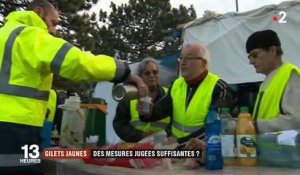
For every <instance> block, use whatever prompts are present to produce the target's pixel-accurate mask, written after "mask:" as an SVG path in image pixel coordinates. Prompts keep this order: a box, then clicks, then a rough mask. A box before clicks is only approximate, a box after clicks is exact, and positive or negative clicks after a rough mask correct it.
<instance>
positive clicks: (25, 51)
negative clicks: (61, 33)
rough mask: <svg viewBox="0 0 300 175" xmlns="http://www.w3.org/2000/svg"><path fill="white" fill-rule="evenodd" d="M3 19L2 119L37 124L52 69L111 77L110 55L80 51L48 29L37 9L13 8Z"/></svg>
mask: <svg viewBox="0 0 300 175" xmlns="http://www.w3.org/2000/svg"><path fill="white" fill-rule="evenodd" d="M6 20H7V21H6V22H5V25H4V26H3V27H2V28H0V36H1V37H0V104H1V105H0V114H1V115H0V122H10V123H17V124H25V125H30V126H40V127H41V126H42V125H43V123H44V119H45V115H46V109H47V104H48V98H49V90H50V88H51V84H52V75H51V73H52V72H53V73H56V74H58V75H60V76H62V77H65V78H68V79H70V80H73V81H79V80H87V81H103V80H107V81H110V80H113V78H114V76H115V74H116V68H117V65H116V62H115V60H114V59H113V58H112V57H109V56H104V55H98V56H95V55H93V54H91V53H89V52H83V51H81V50H80V49H78V48H76V47H74V46H72V45H71V44H69V43H68V42H66V41H65V40H63V39H60V38H56V37H54V36H52V35H50V34H49V33H48V31H47V26H46V24H45V22H44V21H43V20H42V19H41V18H40V17H39V16H38V15H37V14H36V13H35V12H33V11H16V12H12V13H10V14H9V15H8V16H7V18H6ZM99 58H101V59H99Z"/></svg>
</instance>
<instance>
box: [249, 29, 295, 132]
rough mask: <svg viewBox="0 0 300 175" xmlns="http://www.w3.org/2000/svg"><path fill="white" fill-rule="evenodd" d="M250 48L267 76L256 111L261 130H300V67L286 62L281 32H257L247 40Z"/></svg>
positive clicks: (256, 65)
mask: <svg viewBox="0 0 300 175" xmlns="http://www.w3.org/2000/svg"><path fill="white" fill-rule="evenodd" d="M246 51H247V53H248V54H249V56H248V58H249V61H250V64H252V65H253V66H254V68H255V70H256V72H257V73H261V74H264V75H266V78H265V80H264V81H263V83H262V84H261V85H260V88H259V92H258V95H257V98H256V102H255V106H254V110H253V117H254V120H255V124H256V128H257V130H258V132H261V133H263V132H274V131H282V130H289V129H300V69H299V67H297V66H296V65H294V64H291V63H284V62H283V61H282V55H283V51H282V48H281V43H280V40H279V38H278V36H277V33H276V32H274V31H273V30H263V31H257V32H255V33H253V34H252V35H250V36H249V37H248V39H247V42H246Z"/></svg>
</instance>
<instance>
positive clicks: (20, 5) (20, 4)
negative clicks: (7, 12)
mask: <svg viewBox="0 0 300 175" xmlns="http://www.w3.org/2000/svg"><path fill="white" fill-rule="evenodd" d="M0 3H2V4H4V5H6V4H8V5H12V6H19V7H24V6H27V4H28V1H25V3H15V2H8V1H4V0H0Z"/></svg>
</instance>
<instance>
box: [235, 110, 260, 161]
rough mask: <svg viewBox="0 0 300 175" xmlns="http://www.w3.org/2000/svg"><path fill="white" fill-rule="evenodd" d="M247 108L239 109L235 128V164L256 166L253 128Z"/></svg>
mask: <svg viewBox="0 0 300 175" xmlns="http://www.w3.org/2000/svg"><path fill="white" fill-rule="evenodd" d="M248 111H249V110H248V107H241V108H240V113H239V115H238V121H237V126H236V144H237V150H236V151H237V164H238V165H240V166H255V165H256V146H255V145H256V136H255V128H254V125H253V120H252V116H251V114H249V112H248Z"/></svg>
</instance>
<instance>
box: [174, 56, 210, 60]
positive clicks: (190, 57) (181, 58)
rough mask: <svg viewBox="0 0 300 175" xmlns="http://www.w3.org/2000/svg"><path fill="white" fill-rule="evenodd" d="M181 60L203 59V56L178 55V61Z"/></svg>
mask: <svg viewBox="0 0 300 175" xmlns="http://www.w3.org/2000/svg"><path fill="white" fill-rule="evenodd" d="M183 60H187V61H190V60H205V59H204V58H203V57H194V56H184V57H180V58H179V60H178V61H183Z"/></svg>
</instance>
